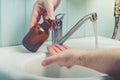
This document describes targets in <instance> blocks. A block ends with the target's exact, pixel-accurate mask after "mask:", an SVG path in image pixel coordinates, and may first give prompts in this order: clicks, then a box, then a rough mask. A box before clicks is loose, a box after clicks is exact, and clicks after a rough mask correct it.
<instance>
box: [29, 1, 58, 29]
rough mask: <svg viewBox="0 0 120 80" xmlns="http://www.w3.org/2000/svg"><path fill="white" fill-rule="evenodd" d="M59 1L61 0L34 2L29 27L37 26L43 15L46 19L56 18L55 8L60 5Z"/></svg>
mask: <svg viewBox="0 0 120 80" xmlns="http://www.w3.org/2000/svg"><path fill="white" fill-rule="evenodd" d="M59 3H60V0H37V1H36V3H35V4H34V8H33V13H32V18H31V22H30V25H29V29H31V28H32V27H33V26H35V24H37V23H38V21H39V20H40V18H41V17H43V19H44V20H48V19H51V20H54V19H55V14H54V10H55V9H56V8H57V7H58V5H59Z"/></svg>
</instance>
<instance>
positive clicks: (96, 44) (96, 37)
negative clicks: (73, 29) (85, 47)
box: [92, 21, 98, 49]
mask: <svg viewBox="0 0 120 80" xmlns="http://www.w3.org/2000/svg"><path fill="white" fill-rule="evenodd" d="M92 24H93V29H94V35H95V48H96V49H98V31H97V21H93V22H92Z"/></svg>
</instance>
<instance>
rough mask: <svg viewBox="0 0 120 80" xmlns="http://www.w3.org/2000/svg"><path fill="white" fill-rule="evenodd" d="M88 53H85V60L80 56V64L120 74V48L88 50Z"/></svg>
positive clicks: (104, 71) (110, 73)
mask: <svg viewBox="0 0 120 80" xmlns="http://www.w3.org/2000/svg"><path fill="white" fill-rule="evenodd" d="M86 53H87V55H83V58H82V59H83V60H82V59H80V58H79V59H80V60H81V61H80V62H79V65H81V64H82V65H83V66H86V67H89V68H92V69H95V70H97V71H99V72H103V73H107V74H109V75H117V74H120V49H107V50H96V51H86ZM84 56H85V57H84Z"/></svg>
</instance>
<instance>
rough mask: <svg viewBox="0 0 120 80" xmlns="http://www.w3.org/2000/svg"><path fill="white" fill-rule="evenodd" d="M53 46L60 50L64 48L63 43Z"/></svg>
mask: <svg viewBox="0 0 120 80" xmlns="http://www.w3.org/2000/svg"><path fill="white" fill-rule="evenodd" d="M55 46H56V47H57V48H58V49H60V50H61V51H64V50H66V48H65V47H64V46H63V45H59V44H55Z"/></svg>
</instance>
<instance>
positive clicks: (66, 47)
mask: <svg viewBox="0 0 120 80" xmlns="http://www.w3.org/2000/svg"><path fill="white" fill-rule="evenodd" d="M63 47H64V48H65V49H71V48H70V47H68V46H66V45H63Z"/></svg>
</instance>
